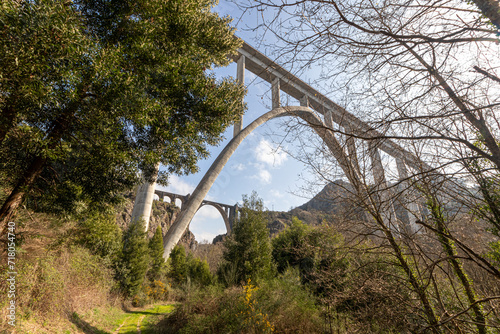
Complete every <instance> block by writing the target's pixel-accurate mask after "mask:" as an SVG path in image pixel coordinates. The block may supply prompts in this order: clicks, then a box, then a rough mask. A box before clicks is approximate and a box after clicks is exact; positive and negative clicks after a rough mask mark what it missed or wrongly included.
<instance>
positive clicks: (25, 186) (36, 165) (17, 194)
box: [0, 156, 47, 236]
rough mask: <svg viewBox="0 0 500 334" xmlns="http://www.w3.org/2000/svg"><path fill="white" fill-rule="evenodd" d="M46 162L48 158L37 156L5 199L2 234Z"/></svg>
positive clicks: (0, 217) (0, 221)
mask: <svg viewBox="0 0 500 334" xmlns="http://www.w3.org/2000/svg"><path fill="white" fill-rule="evenodd" d="M46 162H47V159H45V158H42V157H40V156H37V157H36V158H35V160H33V162H32V163H31V164H30V166H29V168H28V169H27V170H26V172H25V173H24V174H23V176H22V178H21V179H20V180H19V182H18V183H17V185H16V187H15V188H14V189H13V190H12V191H11V193H10V195H9V197H8V198H7V199H6V200H5V202H4V204H3V206H2V209H0V226H2V233H1V235H2V236H3V235H5V232H6V229H7V223H8V222H9V221H10V220H11V219H12V217H13V216H14V213H15V212H16V210H17V208H18V207H19V205H20V204H21V202H22V201H23V198H24V195H25V194H26V192H27V191H28V190H29V188H31V186H32V185H33V183H34V182H35V180H36V178H37V177H38V176H39V175H40V173H41V172H42V170H43V167H44V166H45V163H46Z"/></svg>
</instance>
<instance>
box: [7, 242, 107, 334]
mask: <svg viewBox="0 0 500 334" xmlns="http://www.w3.org/2000/svg"><path fill="white" fill-rule="evenodd" d="M16 271H17V275H16V298H15V300H16V306H17V308H16V309H17V310H18V313H17V315H16V317H18V319H26V320H27V319H29V318H30V317H34V318H39V317H42V318H44V319H48V318H54V317H57V316H61V315H62V314H65V312H67V311H68V310H69V309H70V308H71V307H74V308H79V307H81V305H86V307H88V306H89V305H98V304H100V303H103V302H105V301H106V300H107V298H108V297H109V290H110V288H111V285H112V282H113V280H112V273H111V270H109V269H108V268H107V266H106V265H105V263H104V261H103V260H102V259H101V258H100V257H99V256H96V255H93V254H91V253H90V251H89V250H87V249H85V248H82V247H79V246H77V247H74V246H73V247H71V248H68V249H60V250H58V251H57V252H53V251H49V252H46V253H45V254H44V256H43V257H39V258H30V259H28V258H25V257H24V256H22V257H20V258H19V259H18V260H17V261H16ZM8 272H9V270H8V269H7V267H6V266H2V267H0V273H1V279H3V280H4V281H5V279H7V278H8V277H9V276H10V275H8ZM89 291H91V292H92V293H89ZM0 300H1V302H0V306H1V307H2V308H3V307H4V306H6V304H4V302H8V301H9V300H10V298H8V297H7V290H6V289H3V290H2V291H0ZM0 323H1V322H0ZM17 324H19V322H17ZM21 331H22V329H21Z"/></svg>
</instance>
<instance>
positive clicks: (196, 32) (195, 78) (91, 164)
mask: <svg viewBox="0 0 500 334" xmlns="http://www.w3.org/2000/svg"><path fill="white" fill-rule="evenodd" d="M214 5H215V2H214V1H204V0H203V1H201V0H188V1H168V0H161V1H131V0H126V1H119V2H117V1H112V0H105V1H98V2H96V1H87V0H77V1H70V2H68V1H63V0H49V1H41V0H36V1H21V2H18V1H10V0H9V1H3V2H2V3H1V5H0V6H1V10H0V31H2V34H0V63H1V64H2V66H0V87H1V88H0V161H1V163H0V176H1V177H2V179H4V180H5V181H6V182H7V184H8V185H9V186H12V188H13V189H14V190H13V191H12V193H11V195H12V196H14V194H17V195H20V196H24V195H25V191H26V194H28V195H29V196H30V197H31V200H30V201H29V204H30V205H31V207H32V208H35V209H38V210H43V211H51V212H54V211H57V212H73V211H75V210H77V209H78V205H79V203H81V202H91V203H92V202H93V203H112V202H113V201H115V200H116V198H117V197H119V195H118V194H119V193H120V192H121V191H123V190H124V189H129V188H130V187H132V185H133V184H135V183H136V182H137V181H138V178H137V175H138V174H137V172H138V171H139V170H142V171H144V172H145V175H146V177H147V179H148V180H151V179H152V178H153V177H154V176H155V175H154V169H155V168H154V167H155V166H156V165H157V164H158V163H161V164H162V165H164V166H166V167H167V168H166V171H165V172H162V174H161V175H160V178H159V181H160V182H163V181H165V176H166V175H167V173H173V172H175V173H189V172H193V171H195V170H196V169H197V167H196V162H197V161H198V159H200V158H203V157H206V156H208V149H207V147H208V145H214V144H217V143H218V142H219V141H220V140H221V133H222V132H223V131H224V130H225V129H226V128H227V127H228V126H229V125H230V124H232V123H233V122H234V121H235V120H236V119H238V118H239V115H240V114H241V113H242V111H243V105H242V104H241V98H242V96H243V94H244V88H243V86H241V85H239V84H238V83H236V81H234V80H233V79H223V80H216V79H215V77H214V75H212V74H211V71H207V69H208V70H210V69H212V68H213V67H216V66H225V65H227V64H228V63H229V58H228V57H227V56H228V54H230V53H234V52H235V50H236V48H237V47H238V46H239V45H240V43H241V41H239V40H237V39H235V38H233V33H234V29H233V28H231V27H230V26H229V24H230V19H229V18H220V17H219V16H218V15H217V14H216V13H213V12H211V10H210V9H211V8H212V7H213V6H214ZM16 186H17V188H16ZM20 189H22V191H21V190H20ZM9 203H10V202H9ZM16 203H18V202H12V203H10V204H9V206H10V207H9V208H11V209H12V210H15V208H16V206H17V205H18V204H16ZM2 215H5V213H4V212H2ZM0 218H2V219H3V218H4V217H3V216H2V217H0Z"/></svg>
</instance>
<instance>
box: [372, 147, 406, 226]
mask: <svg viewBox="0 0 500 334" xmlns="http://www.w3.org/2000/svg"><path fill="white" fill-rule="evenodd" d="M376 143H377V142H376V141H373V140H372V141H369V142H368V146H369V147H368V150H369V154H370V160H371V165H372V173H373V180H374V182H375V189H376V191H377V195H378V196H377V197H378V200H379V201H380V210H381V211H382V212H381V213H382V217H384V223H385V224H386V226H387V227H389V228H390V229H392V230H395V232H399V223H398V220H397V217H396V210H395V209H394V199H393V198H392V194H391V192H390V191H389V189H387V181H386V179H385V173H384V166H383V165H382V158H381V157H380V152H379V151H378V148H377V144H376Z"/></svg>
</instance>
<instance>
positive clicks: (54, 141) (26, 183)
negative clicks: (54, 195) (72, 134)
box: [0, 111, 74, 237]
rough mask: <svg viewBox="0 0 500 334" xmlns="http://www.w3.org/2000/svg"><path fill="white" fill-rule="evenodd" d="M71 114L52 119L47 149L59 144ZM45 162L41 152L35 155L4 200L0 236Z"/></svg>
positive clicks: (0, 213)
mask: <svg viewBox="0 0 500 334" xmlns="http://www.w3.org/2000/svg"><path fill="white" fill-rule="evenodd" d="M73 115H74V112H69V111H68V112H63V113H62V115H61V116H59V118H58V119H57V120H56V121H54V123H53V127H52V130H51V131H50V132H49V134H48V136H47V148H46V149H47V150H52V149H54V148H55V147H56V146H57V145H58V144H59V142H60V141H61V138H62V136H63V134H64V133H65V132H66V131H67V130H68V128H69V126H70V124H71V122H70V120H71V118H72V117H73ZM46 163H47V158H46V157H44V156H43V155H41V154H38V155H36V156H35V157H34V159H33V161H32V162H31V164H30V165H29V167H28V169H26V171H25V172H24V174H23V176H22V177H21V178H20V179H19V180H18V182H17V184H16V186H15V187H14V189H13V190H12V191H11V193H10V194H9V196H8V197H7V199H6V200H5V202H4V204H3V206H2V208H1V209H0V226H1V228H2V233H1V234H0V237H1V236H3V235H5V232H6V230H7V223H8V222H9V220H10V219H12V217H13V216H14V214H15V212H16V210H17V208H18V207H19V205H20V204H21V203H22V201H23V199H24V196H25V195H26V193H27V192H28V191H29V190H30V188H31V187H32V186H33V184H34V183H35V181H36V179H37V178H38V176H40V174H41V173H42V171H43V168H44V167H45V164H46Z"/></svg>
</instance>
